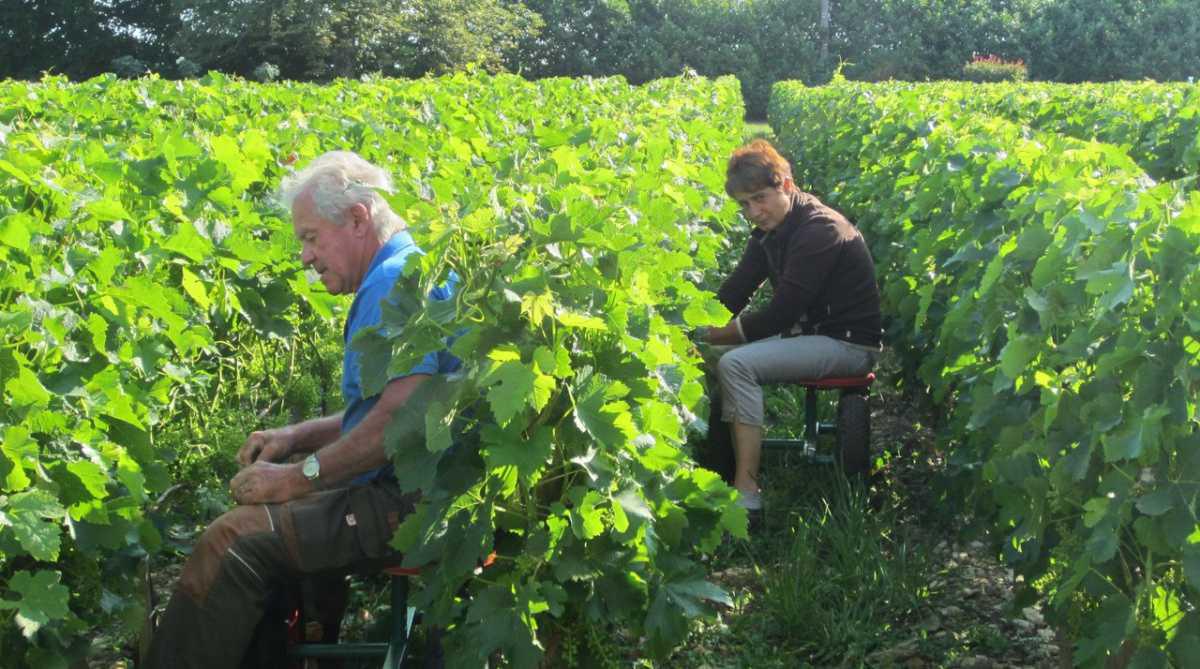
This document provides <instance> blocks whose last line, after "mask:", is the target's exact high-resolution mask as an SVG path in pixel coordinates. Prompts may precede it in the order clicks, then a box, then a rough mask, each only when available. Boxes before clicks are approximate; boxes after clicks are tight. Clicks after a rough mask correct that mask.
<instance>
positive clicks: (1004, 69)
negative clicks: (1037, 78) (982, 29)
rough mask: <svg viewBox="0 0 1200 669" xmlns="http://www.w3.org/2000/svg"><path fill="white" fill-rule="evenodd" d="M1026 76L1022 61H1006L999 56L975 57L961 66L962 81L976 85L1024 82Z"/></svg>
mask: <svg viewBox="0 0 1200 669" xmlns="http://www.w3.org/2000/svg"><path fill="white" fill-rule="evenodd" d="M1027 75H1028V73H1027V71H1026V69H1025V62H1024V61H1020V60H1013V61H1008V60H1004V59H1003V58H1000V57H999V56H976V57H975V58H973V59H971V62H969V63H967V64H966V65H963V79H966V80H967V81H974V82H977V83H988V82H996V81H1025V79H1026V77H1027Z"/></svg>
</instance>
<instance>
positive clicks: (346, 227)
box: [292, 193, 378, 295]
mask: <svg viewBox="0 0 1200 669" xmlns="http://www.w3.org/2000/svg"><path fill="white" fill-rule="evenodd" d="M355 206H356V207H361V205H355ZM344 216H345V219H346V220H345V221H344V223H343V224H342V225H337V224H336V223H334V222H333V221H330V220H328V219H325V218H323V217H322V216H321V215H320V214H319V213H317V210H316V207H315V206H314V205H313V201H312V196H311V195H310V194H308V193H302V194H301V195H300V196H299V197H297V198H296V201H295V203H294V204H293V205H292V227H293V228H294V229H295V231H296V238H297V239H299V240H300V262H302V263H304V266H305V267H311V268H312V269H313V270H315V271H316V272H317V274H319V275H320V276H321V283H323V284H325V288H326V290H328V291H329V292H330V293H333V294H334V295H341V294H344V293H352V292H354V291H356V290H358V285H359V284H360V283H361V282H362V279H363V276H365V275H366V273H367V268H368V267H369V266H370V263H371V259H372V258H373V257H374V252H375V251H376V250H377V247H378V243H377V242H376V243H374V244H372V242H373V241H374V239H375V237H374V231H373V230H372V229H371V228H372V226H371V224H370V221H364V220H361V219H360V218H359V217H357V216H355V215H354V212H353V208H352V210H351V211H347V212H345V214H344Z"/></svg>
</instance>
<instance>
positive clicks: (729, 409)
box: [707, 140, 883, 510]
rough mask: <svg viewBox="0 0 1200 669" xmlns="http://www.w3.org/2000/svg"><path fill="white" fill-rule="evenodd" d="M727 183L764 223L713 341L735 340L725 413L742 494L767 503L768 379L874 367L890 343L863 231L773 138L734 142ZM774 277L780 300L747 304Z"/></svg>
mask: <svg viewBox="0 0 1200 669" xmlns="http://www.w3.org/2000/svg"><path fill="white" fill-rule="evenodd" d="M725 192H726V193H728V194H729V196H730V197H732V198H733V199H734V200H736V201H737V203H738V204H739V205H740V206H741V209H742V216H743V217H745V218H746V219H747V220H749V221H750V222H751V223H752V224H753V225H754V230H752V231H751V233H750V240H749V241H748V242H747V244H746V250H745V252H743V254H742V258H741V260H739V261H738V264H737V267H735V268H734V270H733V272H732V273H731V274H730V275H729V277H728V278H726V279H725V282H724V283H723V284H721V288H720V290H719V291H718V292H717V297H718V299H720V301H721V303H722V304H724V305H725V307H726V308H727V309H729V311H730V312H731V313H733V314H736V316H735V317H734V319H733V320H731V321H730V322H729V323H728V324H727V325H725V326H723V327H719V328H714V329H712V330H710V331H709V332H708V335H707V340H708V342H709V343H710V344H714V345H729V346H732V347H733V348H731V349H729V350H728V351H727V352H725V353H724V354H723V355H721V358H720V360H719V362H718V363H717V378H718V380H719V382H720V388H721V399H722V402H721V404H722V410H721V420H722V421H724V422H726V423H730V424H731V427H732V434H733V446H734V464H735V468H734V479H733V485H734V487H735V488H737V489H738V492H739V493H740V498H739V500H740V503H741V504H742V506H744V507H746V508H747V509H750V510H758V509H761V508H762V501H761V498H760V496H759V489H758V465H759V457H760V454H761V451H762V437H763V394H762V386H763V385H764V384H768V383H786V382H791V381H797V380H801V379H818V378H824V377H831V376H859V375H863V374H866V373H867V372H869V371H870V370H871V368H872V367H873V366H874V364H875V357H876V355H877V354H878V353H879V351H880V347H881V345H882V334H883V333H882V329H881V317H880V313H879V287H878V285H877V284H876V283H875V263H874V261H873V260H872V259H871V253H870V251H868V250H867V245H866V242H865V241H863V237H862V234H861V233H859V231H858V229H857V228H856V227H854V225H853V224H851V223H850V222H849V221H848V220H846V218H845V217H844V216H842V215H841V214H839V213H838V212H836V211H834V210H833V209H831V208H830V207H827V206H826V205H824V204H822V203H821V201H820V200H818V199H817V198H816V197H814V196H812V195H810V194H809V193H805V192H803V191H801V190H800V189H798V188H796V185H795V184H794V183H793V182H792V168H791V165H789V164H788V162H787V161H786V160H784V159H783V157H782V156H780V155H779V153H778V152H777V151H776V150H775V148H774V147H772V146H771V145H770V144H769V143H768V142H766V141H764V140H755V141H754V142H752V143H750V144H749V145H747V146H744V147H742V148H740V149H738V150H737V151H734V153H733V155H732V156H731V157H730V159H729V165H728V167H727V169H726V172H725ZM764 279H766V280H768V281H770V282H771V287H772V289H773V294H772V296H771V300H770V302H769V303H768V304H767V305H766V306H765V307H764V308H762V309H759V310H756V311H750V312H747V311H743V309H745V308H746V305H747V304H748V303H749V301H750V298H751V296H753V294H754V292H755V291H756V290H757V289H758V287H759V286H760V285H761V284H762V282H763V280H764Z"/></svg>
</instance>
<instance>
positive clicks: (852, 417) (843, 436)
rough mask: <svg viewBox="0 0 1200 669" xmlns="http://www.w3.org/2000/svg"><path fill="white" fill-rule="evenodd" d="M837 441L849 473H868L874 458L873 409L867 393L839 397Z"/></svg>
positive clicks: (853, 474) (855, 474)
mask: <svg viewBox="0 0 1200 669" xmlns="http://www.w3.org/2000/svg"><path fill="white" fill-rule="evenodd" d="M837 441H838V457H839V458H840V460H841V464H842V469H843V471H845V472H846V475H847V476H857V475H860V474H865V473H866V472H867V469H868V468H869V467H870V460H871V409H870V406H869V405H868V403H867V397H866V395H862V394H860V393H854V392H851V393H845V394H843V395H842V396H841V398H840V399H839V400H838V411H837Z"/></svg>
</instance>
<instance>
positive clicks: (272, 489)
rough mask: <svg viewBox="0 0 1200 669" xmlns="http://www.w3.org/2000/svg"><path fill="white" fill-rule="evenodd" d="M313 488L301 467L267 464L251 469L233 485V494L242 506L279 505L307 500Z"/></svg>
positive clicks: (236, 478)
mask: <svg viewBox="0 0 1200 669" xmlns="http://www.w3.org/2000/svg"><path fill="white" fill-rule="evenodd" d="M313 488H314V487H313V483H312V481H309V480H308V479H307V478H305V477H304V474H303V473H302V472H301V471H300V465H299V464H286V465H279V464H275V463H273V462H264V461H259V462H255V463H253V464H251V465H249V466H248V467H246V468H245V469H243V470H242V471H240V472H238V473H237V475H236V476H234V477H233V480H232V481H230V482H229V491H230V492H232V493H233V498H234V499H235V500H237V503H238V504H277V503H280V502H286V501H288V500H292V499H296V498H297V497H303V496H304V495H307V494H308V493H310V492H312V491H313Z"/></svg>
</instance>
